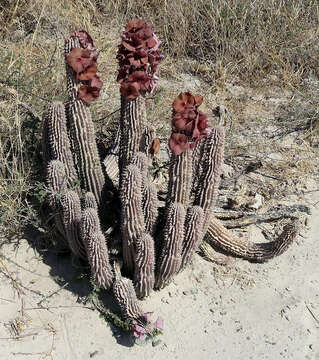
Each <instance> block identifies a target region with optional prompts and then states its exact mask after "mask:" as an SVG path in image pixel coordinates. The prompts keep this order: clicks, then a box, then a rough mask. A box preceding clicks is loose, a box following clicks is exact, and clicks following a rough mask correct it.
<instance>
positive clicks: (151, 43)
mask: <svg viewBox="0 0 319 360" xmlns="http://www.w3.org/2000/svg"><path fill="white" fill-rule="evenodd" d="M121 38H122V42H121V44H120V45H119V49H118V53H117V57H116V58H117V59H118V61H119V73H118V76H117V81H118V83H120V85H121V89H120V91H121V94H122V95H123V96H125V98H126V99H136V98H137V97H138V96H139V95H140V93H145V92H150V93H151V94H152V93H153V92H154V91H155V89H156V85H157V81H158V75H157V72H158V69H159V63H160V61H161V59H162V58H163V57H162V56H161V55H160V52H159V50H158V48H159V45H160V41H159V39H158V38H157V36H156V35H155V34H154V33H153V30H152V26H151V25H150V24H148V23H147V22H146V21H145V20H133V21H131V22H129V23H128V24H127V25H126V28H125V31H124V32H123V34H122V36H121Z"/></svg>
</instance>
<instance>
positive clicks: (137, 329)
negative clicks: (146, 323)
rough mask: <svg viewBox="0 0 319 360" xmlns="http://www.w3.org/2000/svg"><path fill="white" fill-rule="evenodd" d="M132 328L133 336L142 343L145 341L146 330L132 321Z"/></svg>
mask: <svg viewBox="0 0 319 360" xmlns="http://www.w3.org/2000/svg"><path fill="white" fill-rule="evenodd" d="M131 328H132V330H133V335H134V336H135V337H136V338H137V339H139V340H141V341H143V340H145V337H146V330H145V328H144V327H143V326H140V325H138V323H137V322H136V321H132V323H131Z"/></svg>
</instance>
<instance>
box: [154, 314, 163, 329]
mask: <svg viewBox="0 0 319 360" xmlns="http://www.w3.org/2000/svg"><path fill="white" fill-rule="evenodd" d="M154 325H155V326H156V328H157V329H158V330H161V331H163V330H164V319H163V318H162V317H161V316H159V317H158V318H157V319H156V321H155V323H154Z"/></svg>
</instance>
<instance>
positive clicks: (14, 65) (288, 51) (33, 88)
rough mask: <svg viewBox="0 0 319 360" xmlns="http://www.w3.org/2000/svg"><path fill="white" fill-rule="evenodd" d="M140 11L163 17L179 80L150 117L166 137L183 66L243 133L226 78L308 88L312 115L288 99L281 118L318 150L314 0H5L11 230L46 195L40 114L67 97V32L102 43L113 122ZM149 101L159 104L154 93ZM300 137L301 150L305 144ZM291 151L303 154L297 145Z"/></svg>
mask: <svg viewBox="0 0 319 360" xmlns="http://www.w3.org/2000/svg"><path fill="white" fill-rule="evenodd" d="M134 17H142V18H146V19H148V20H150V21H151V22H152V23H153V24H154V26H155V30H156V33H157V34H158V35H159V37H160V38H161V39H162V41H163V46H162V48H163V52H164V53H165V54H166V60H165V61H164V63H163V66H162V69H161V77H162V78H167V79H170V80H171V82H170V86H164V85H162V84H161V83H160V84H159V86H160V91H158V93H157V95H156V98H155V101H154V103H156V109H158V110H157V112H156V119H155V118H154V115H153V117H151V119H152V121H157V122H159V120H160V121H161V123H160V124H159V128H160V129H161V131H162V133H163V134H162V135H161V134H160V135H161V136H160V137H161V138H163V139H165V137H167V128H166V127H165V125H167V123H168V122H169V121H170V105H171V101H172V99H173V98H174V97H175V96H176V95H177V94H178V93H179V92H180V91H181V90H183V89H181V86H185V81H183V80H181V75H179V74H183V73H184V74H185V73H186V74H189V75H192V76H196V77H197V78H200V79H201V81H202V83H201V88H202V94H203V95H207V98H208V104H210V103H211V102H215V101H216V98H218V94H222V96H221V97H222V98H223V99H224V100H225V104H226V105H227V106H229V108H230V109H231V110H233V113H234V119H233V120H234V122H235V123H234V129H233V131H234V134H235V135H232V136H234V138H235V137H236V127H237V126H240V124H241V121H242V119H241V118H240V117H239V116H238V115H237V117H236V113H238V114H244V113H243V112H242V110H243V108H244V107H245V106H246V103H245V102H244V100H243V99H242V98H240V97H237V98H236V99H232V98H230V99H229V96H228V98H227V96H225V95H224V94H225V87H227V86H226V85H227V83H229V82H232V83H235V84H239V83H241V85H243V86H245V85H247V86H254V87H255V88H257V87H259V88H263V87H264V88H269V87H270V86H276V87H278V89H279V91H280V89H284V88H285V89H289V90H290V91H291V90H293V91H296V94H297V95H300V94H302V96H301V97H303V98H304V100H305V103H307V112H306V118H305V119H304V121H302V116H300V109H301V107H300V106H299V107H298V108H297V109H296V112H293V113H291V109H292V107H291V106H290V104H286V105H285V106H286V108H289V117H290V116H292V117H293V119H292V120H291V121H290V120H289V119H288V116H287V112H288V111H286V110H285V111H283V112H282V114H283V116H287V117H286V118H285V119H284V121H282V122H281V123H279V125H280V124H284V127H285V128H288V130H289V126H290V124H296V125H298V127H301V129H302V131H304V133H305V134H304V141H305V144H307V149H308V150H307V151H308V152H309V154H311V152H313V151H317V150H316V146H318V141H317V140H316V139H317V134H318V130H317V129H318V110H317V109H318V103H319V100H318V91H313V90H311V91H310V90H308V89H307V88H306V87H305V85H307V83H306V82H305V79H311V81H318V75H319V60H318V56H317V54H318V35H319V26H318V18H319V5H318V2H317V1H315V0H313V1H311V0H309V1H302V0H289V1H266V0H258V1H254V2H247V1H244V0H239V1H236V0H230V1H225V0H219V1H210V0H199V1H197V2H193V3H190V2H186V1H184V0H177V1H171V2H168V1H165V0H156V1H155V0H149V1H146V0H136V1H122V0H117V1H116V0H111V1H108V2H106V1H100V0H92V1H88V2H75V1H63V0H56V1H52V2H43V1H38V0H36V1H30V0H14V1H13V0H12V1H3V0H0V21H1V23H2V24H3V25H2V27H1V29H0V37H1V43H0V72H1V74H3V75H2V77H1V79H0V227H1V230H2V234H3V235H4V237H6V239H7V240H9V241H11V240H12V237H13V236H14V235H18V234H19V233H21V229H22V228H23V226H24V225H26V224H27V223H29V222H30V221H31V222H33V223H35V222H38V218H37V211H36V210H35V209H34V206H38V205H39V201H38V200H39V196H41V195H39V192H38V189H35V183H36V182H39V181H41V174H42V169H41V166H40V164H41V144H40V143H41V140H40V138H41V136H40V133H41V123H40V121H41V117H42V113H43V109H44V107H45V106H46V103H47V101H51V100H53V99H54V100H62V99H63V98H65V90H64V87H62V86H60V84H61V83H62V82H63V80H64V78H63V76H64V75H63V73H64V69H63V68H64V62H63V59H61V57H60V56H59V54H60V51H59V50H60V48H61V47H62V45H63V44H62V43H63V38H64V37H68V36H69V35H70V33H71V32H72V31H73V30H74V29H86V30H88V31H89V32H90V33H91V34H92V36H93V37H94V39H95V42H96V44H97V46H98V47H99V49H100V50H101V54H100V58H99V63H100V73H101V78H102V80H103V82H104V84H105V85H104V90H103V91H102V94H101V98H100V99H99V100H98V101H97V103H96V104H95V105H94V108H93V118H94V119H96V125H97V130H98V131H99V132H105V130H106V128H107V127H108V125H109V124H110V123H111V122H112V121H113V120H114V119H116V116H117V114H118V113H116V110H117V109H118V108H119V98H118V96H115V97H114V96H113V94H115V93H116V94H117V93H118V85H117V84H116V81H115V72H116V69H117V62H116V59H115V55H114V54H115V53H116V50H117V45H118V33H119V31H120V30H121V29H122V28H123V26H124V24H125V23H126V22H127V21H128V20H130V19H132V18H134ZM216 94H217V95H216ZM215 95H216V96H215ZM214 96H215V97H214ZM309 96H310V97H311V98H310V99H309ZM150 104H151V106H150V108H152V107H153V102H150ZM294 104H295V103H294ZM206 106H207V107H208V109H209V105H206ZM245 110H246V109H245ZM277 112H278V110H277ZM303 113H304V112H303ZM240 116H242V117H243V116H244V115H240ZM280 116H282V115H278V118H280ZM101 119H102V120H101ZM298 119H299V122H300V123H299V122H297V120H298ZM288 130H287V131H288ZM256 140H257V139H256ZM240 142H241V141H236V140H234V142H233V146H229V150H228V152H229V154H235V153H236V152H237V154H238V153H239V152H240V151H241V145H240ZM255 145H256V144H255ZM255 145H254V144H253V143H251V144H250V145H249V146H250V147H252V146H255ZM297 145H298V146H297ZM297 145H296V148H297V149H298V151H299V150H300V146H301V144H297ZM288 155H289V156H290V157H291V161H293V162H294V160H293V158H292V156H293V154H288ZM309 161H310V160H309V159H307V163H302V164H301V162H294V163H296V167H294V168H293V169H291V168H290V169H289V172H290V173H291V172H292V171H294V173H295V177H296V178H297V177H298V176H299V174H300V173H302V174H305V173H307V172H308V173H309V172H313V171H314V169H315V167H314V166H318V164H313V163H310V162H309ZM274 171H275V172H276V171H278V169H274ZM35 204H37V205H35ZM0 241H2V240H0Z"/></svg>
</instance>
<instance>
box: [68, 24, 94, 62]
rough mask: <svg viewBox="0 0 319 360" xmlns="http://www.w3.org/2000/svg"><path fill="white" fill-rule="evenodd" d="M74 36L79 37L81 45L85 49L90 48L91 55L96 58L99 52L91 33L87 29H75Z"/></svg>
mask: <svg viewBox="0 0 319 360" xmlns="http://www.w3.org/2000/svg"><path fill="white" fill-rule="evenodd" d="M72 36H74V37H77V38H78V39H79V41H80V44H81V47H82V48H83V49H88V50H90V53H91V57H92V59H93V60H96V59H97V57H98V55H99V53H98V50H97V48H96V47H95V46H94V44H93V39H92V38H91V36H90V35H89V33H88V32H87V31H85V30H80V31H77V30H76V31H73V33H72Z"/></svg>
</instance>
